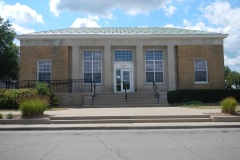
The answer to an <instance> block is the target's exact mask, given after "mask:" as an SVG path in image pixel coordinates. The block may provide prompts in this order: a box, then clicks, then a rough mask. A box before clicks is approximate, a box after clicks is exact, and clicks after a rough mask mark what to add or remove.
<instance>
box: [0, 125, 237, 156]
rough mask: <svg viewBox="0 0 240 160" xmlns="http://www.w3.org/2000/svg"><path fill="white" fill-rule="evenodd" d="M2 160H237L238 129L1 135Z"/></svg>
mask: <svg viewBox="0 0 240 160" xmlns="http://www.w3.org/2000/svg"><path fill="white" fill-rule="evenodd" d="M0 159H1V160H15V159H16V160H75V159H76V160H155V159H156V160H165V159H166V160H178V159H179V160H188V159H189V160H203V159H204V160H239V159H240V129H189V130H188V129H184V130H179V129H178V130H174V129H171V130H117V131H1V132H0Z"/></svg>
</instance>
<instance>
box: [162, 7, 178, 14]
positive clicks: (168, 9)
mask: <svg viewBox="0 0 240 160" xmlns="http://www.w3.org/2000/svg"><path fill="white" fill-rule="evenodd" d="M163 10H164V12H165V15H166V16H171V15H173V14H174V12H175V11H176V10H177V8H176V7H174V6H169V7H167V6H163Z"/></svg>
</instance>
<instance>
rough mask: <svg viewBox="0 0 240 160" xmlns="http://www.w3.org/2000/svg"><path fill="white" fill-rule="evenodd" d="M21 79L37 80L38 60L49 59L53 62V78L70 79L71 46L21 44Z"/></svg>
mask: <svg viewBox="0 0 240 160" xmlns="http://www.w3.org/2000/svg"><path fill="white" fill-rule="evenodd" d="M20 50H21V56H20V80H37V62H38V60H41V59H49V60H51V64H52V73H51V77H52V80H67V79H69V66H70V65H69V47H67V46H57V47H55V46H21V48H20Z"/></svg>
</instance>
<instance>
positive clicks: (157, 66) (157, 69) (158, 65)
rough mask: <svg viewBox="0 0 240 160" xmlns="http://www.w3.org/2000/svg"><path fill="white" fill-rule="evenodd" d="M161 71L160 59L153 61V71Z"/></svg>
mask: <svg viewBox="0 0 240 160" xmlns="http://www.w3.org/2000/svg"><path fill="white" fill-rule="evenodd" d="M159 71H160V72H162V71H163V67H162V61H155V72H159Z"/></svg>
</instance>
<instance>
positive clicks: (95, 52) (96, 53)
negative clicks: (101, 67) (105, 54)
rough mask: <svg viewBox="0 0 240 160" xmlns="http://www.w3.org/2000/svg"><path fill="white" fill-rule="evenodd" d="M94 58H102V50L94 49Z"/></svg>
mask: <svg viewBox="0 0 240 160" xmlns="http://www.w3.org/2000/svg"><path fill="white" fill-rule="evenodd" d="M93 60H99V61H100V60H101V51H93Z"/></svg>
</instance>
